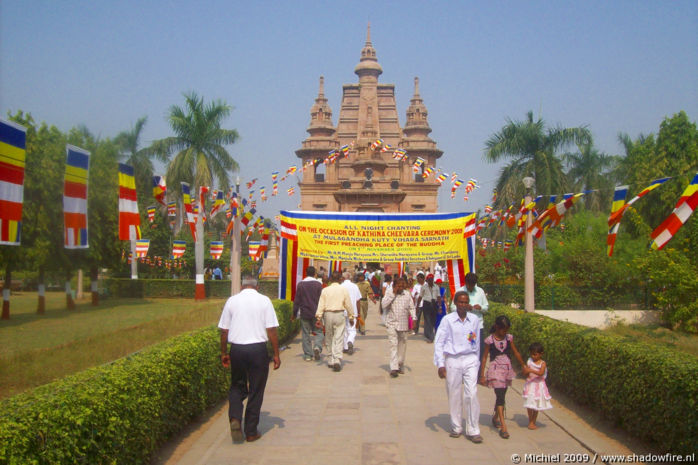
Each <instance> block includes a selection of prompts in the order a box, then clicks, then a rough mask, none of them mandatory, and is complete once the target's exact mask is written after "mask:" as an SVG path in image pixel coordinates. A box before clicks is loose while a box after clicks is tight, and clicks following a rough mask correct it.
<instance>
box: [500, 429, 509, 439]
mask: <svg viewBox="0 0 698 465" xmlns="http://www.w3.org/2000/svg"><path fill="white" fill-rule="evenodd" d="M499 437H500V438H502V439H509V433H507V432H506V431H501V430H500V431H499Z"/></svg>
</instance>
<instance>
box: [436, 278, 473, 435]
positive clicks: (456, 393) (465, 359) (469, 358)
mask: <svg viewBox="0 0 698 465" xmlns="http://www.w3.org/2000/svg"><path fill="white" fill-rule="evenodd" d="M453 301H454V302H455V303H456V311H455V312H452V313H449V314H448V315H446V316H445V317H444V318H443V320H441V325H439V330H438V331H437V332H436V341H435V343H434V364H435V365H436V366H437V367H438V375H439V378H441V379H446V393H447V394H448V406H449V410H450V414H451V434H450V436H451V437H452V438H457V437H459V436H460V435H461V434H462V433H463V426H462V424H461V422H462V417H463V404H465V434H466V437H467V438H468V439H469V440H470V441H472V442H474V443H475V444H479V443H481V442H482V436H480V426H479V425H478V421H479V419H480V403H479V402H478V400H477V375H478V370H479V369H480V361H479V359H478V353H479V339H480V331H479V330H480V319H479V318H478V317H476V316H475V314H473V313H470V304H469V303H468V302H469V299H468V294H467V293H466V292H463V291H458V292H456V294H455V295H454V296H453Z"/></svg>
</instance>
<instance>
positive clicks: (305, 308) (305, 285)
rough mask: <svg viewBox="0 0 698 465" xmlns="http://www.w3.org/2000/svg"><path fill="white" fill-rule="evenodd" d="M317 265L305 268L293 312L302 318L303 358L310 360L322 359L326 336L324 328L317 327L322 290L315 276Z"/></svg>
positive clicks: (295, 315)
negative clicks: (316, 314)
mask: <svg viewBox="0 0 698 465" xmlns="http://www.w3.org/2000/svg"><path fill="white" fill-rule="evenodd" d="M315 273H316V271H315V267H314V266H309V267H308V268H306V269H305V274H306V277H305V278H304V279H303V280H302V281H301V282H299V283H298V285H297V286H296V298H295V299H294V300H293V314H292V315H291V321H293V320H294V319H295V318H300V320H301V332H302V341H303V343H302V345H303V360H305V361H306V362H309V361H311V360H313V359H315V360H320V353H321V352H322V342H323V340H324V338H325V336H324V335H323V334H322V330H321V329H319V328H317V327H316V324H315V312H317V304H318V301H319V300H320V293H321V292H322V283H321V282H320V281H318V280H317V279H316V278H315Z"/></svg>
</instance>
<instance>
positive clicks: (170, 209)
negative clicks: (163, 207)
mask: <svg viewBox="0 0 698 465" xmlns="http://www.w3.org/2000/svg"><path fill="white" fill-rule="evenodd" d="M167 216H177V202H168V203H167Z"/></svg>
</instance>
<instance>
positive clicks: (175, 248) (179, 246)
mask: <svg viewBox="0 0 698 465" xmlns="http://www.w3.org/2000/svg"><path fill="white" fill-rule="evenodd" d="M186 250H187V241H172V258H182V256H183V255H184V252H185V251H186Z"/></svg>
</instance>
